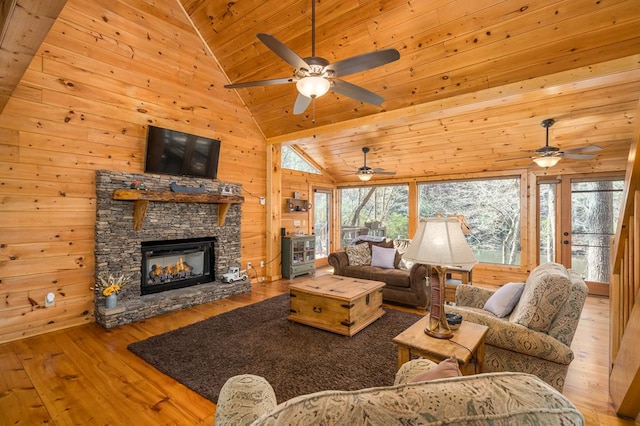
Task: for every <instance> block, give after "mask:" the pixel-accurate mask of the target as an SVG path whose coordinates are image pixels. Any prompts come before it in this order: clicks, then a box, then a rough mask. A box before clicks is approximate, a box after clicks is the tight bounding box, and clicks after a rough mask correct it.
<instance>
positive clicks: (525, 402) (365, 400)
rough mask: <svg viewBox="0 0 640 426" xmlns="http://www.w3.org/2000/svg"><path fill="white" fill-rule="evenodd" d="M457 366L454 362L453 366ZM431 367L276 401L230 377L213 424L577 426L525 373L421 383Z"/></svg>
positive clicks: (260, 387) (259, 385)
mask: <svg viewBox="0 0 640 426" xmlns="http://www.w3.org/2000/svg"><path fill="white" fill-rule="evenodd" d="M456 363H457V361H456ZM433 368H437V365H436V364H434V363H433V362H431V361H429V360H426V359H415V360H412V361H409V362H408V363H406V364H404V365H403V366H402V367H401V368H400V370H398V373H397V374H396V378H395V383H394V385H393V386H387V387H378V388H368V389H361V390H356V391H335V390H326V391H321V392H316V393H312V394H308V395H301V396H298V397H295V398H292V399H290V400H288V401H284V402H282V403H281V404H279V405H278V404H277V402H276V395H275V393H274V391H273V388H272V387H271V385H269V383H268V382H267V381H266V380H265V379H264V378H262V377H260V376H255V375H250V374H243V375H240V376H234V377H232V378H230V379H229V380H228V381H227V382H226V383H225V384H224V386H223V387H222V389H221V390H220V396H219V398H218V403H217V407H216V413H215V421H214V424H215V425H217V426H226V425H233V426H242V425H252V426H259V425H287V426H291V425H312V424H313V425H323V426H331V425H349V426H358V425H373V426H375V425H384V426H388V425H495V426H501V425H521V424H529V425H534V424H535V425H559V424H562V425H583V424H584V418H583V416H582V414H580V412H579V411H578V410H577V409H576V407H575V406H574V405H573V404H572V403H571V402H570V401H569V400H568V399H567V398H566V397H564V396H563V395H562V394H561V393H560V392H558V391H557V390H555V389H554V388H553V387H551V386H549V385H548V384H546V383H544V382H543V381H542V380H540V379H539V378H537V377H535V376H533V375H529V374H524V373H489V374H479V375H475V376H456V377H448V378H440V379H435V380H426V381H422V379H420V375H422V374H423V373H424V372H425V371H428V370H429V369H433Z"/></svg>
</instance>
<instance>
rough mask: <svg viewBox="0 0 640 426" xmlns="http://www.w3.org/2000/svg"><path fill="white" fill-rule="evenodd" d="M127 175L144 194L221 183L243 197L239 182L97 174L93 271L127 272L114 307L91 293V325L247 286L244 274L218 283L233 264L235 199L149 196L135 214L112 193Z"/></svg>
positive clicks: (209, 190)
mask: <svg viewBox="0 0 640 426" xmlns="http://www.w3.org/2000/svg"><path fill="white" fill-rule="evenodd" d="M134 180H138V181H140V182H142V183H143V184H144V185H145V186H146V188H147V190H148V191H149V192H145V194H152V193H155V192H154V191H160V194H164V193H167V194H168V195H171V193H170V189H169V188H170V184H171V183H175V184H177V185H180V186H183V187H187V188H200V187H201V185H202V186H203V188H204V191H205V193H206V194H220V193H221V192H222V188H223V187H224V189H225V193H226V194H227V193H231V194H233V196H234V199H236V200H238V199H240V200H241V199H242V197H241V196H240V192H241V189H242V188H241V186H240V185H239V184H230V183H223V182H218V181H213V180H209V179H198V178H186V177H178V176H165V175H153V174H132V173H122V172H112V171H103V170H100V171H98V172H96V204H97V206H96V235H95V244H96V247H95V269H96V276H98V275H100V274H105V273H108V272H110V273H112V274H114V275H121V274H126V275H128V276H130V277H132V281H131V282H130V283H129V284H127V285H126V286H124V287H123V288H122V290H121V291H120V292H119V294H118V304H117V306H116V308H113V309H106V308H105V297H104V296H103V295H102V294H101V293H100V292H98V291H96V292H95V309H94V311H95V317H96V322H97V323H99V324H101V325H102V326H104V327H106V328H111V327H114V326H116V325H122V324H127V323H131V322H134V321H139V320H142V319H145V318H150V317H153V316H156V315H161V314H163V313H167V312H171V311H175V310H179V309H183V308H186V307H189V306H194V305H197V304H201V303H206V302H210V301H212V300H217V299H221V298H224V297H229V296H232V295H234V294H239V293H244V292H248V291H251V283H250V282H249V281H246V280H245V281H237V282H234V283H223V282H221V281H220V277H222V274H224V273H225V272H227V271H228V269H229V267H232V266H236V267H239V266H240V260H241V251H240V250H241V243H240V225H241V218H242V209H241V201H240V202H237V203H233V204H229V205H226V206H225V205H222V204H215V203H206V202H199V201H198V196H194V197H193V199H194V200H195V201H193V202H190V201H188V200H187V201H185V200H180V202H171V201H169V202H166V200H162V201H165V202H154V201H149V202H147V203H145V205H144V207H145V208H144V210H143V211H142V213H141V212H140V211H139V210H140V208H139V205H137V204H136V203H134V202H132V201H131V200H114V199H112V194H113V193H114V191H115V190H122V189H127V188H129V187H130V184H131V182H132V181H134ZM186 198H187V199H189V196H188V195H187V196H186ZM223 208H225V210H224V214H223V215H220V213H221V212H220V211H219V209H223ZM220 217H222V219H223V221H222V222H221V220H220ZM135 228H138V229H135Z"/></svg>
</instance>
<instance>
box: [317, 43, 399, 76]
mask: <svg viewBox="0 0 640 426" xmlns="http://www.w3.org/2000/svg"><path fill="white" fill-rule="evenodd" d="M398 59H400V53H399V52H398V51H397V50H396V49H384V50H377V51H375V52H370V53H364V54H362V55H357V56H352V57H351V58H347V59H343V60H342V61H338V62H335V63H333V64H330V65H327V66H326V67H325V70H326V71H333V77H344V76H346V75H349V74H354V73H357V72H360V71H366V70H369V69H371V68H375V67H379V66H381V65H385V64H388V63H389V62H393V61H397V60H398Z"/></svg>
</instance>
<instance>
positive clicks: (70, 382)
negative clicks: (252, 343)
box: [0, 272, 634, 425]
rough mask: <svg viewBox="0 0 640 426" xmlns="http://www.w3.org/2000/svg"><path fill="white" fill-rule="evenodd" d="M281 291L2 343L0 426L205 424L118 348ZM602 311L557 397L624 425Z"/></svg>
mask: <svg viewBox="0 0 640 426" xmlns="http://www.w3.org/2000/svg"><path fill="white" fill-rule="evenodd" d="M320 273H323V272H320ZM305 279H308V277H304V276H303V277H298V278H296V279H295V280H296V282H297V281H300V280H305ZM288 284H289V281H288V280H282V281H278V282H274V283H266V284H254V286H253V291H252V292H251V293H247V294H242V295H237V296H233V297H230V298H228V299H223V300H218V301H215V302H211V303H207V304H204V305H199V306H195V307H192V308H189V309H184V310H181V311H179V312H174V313H170V314H166V315H162V316H159V317H156V318H151V319H148V320H145V321H140V322H138V323H135V324H130V325H126V326H122V327H117V328H115V329H112V330H105V329H103V328H102V327H100V326H99V325H97V324H95V323H93V324H87V325H83V326H79V327H75V328H71V329H67V330H63V331H59V332H54V333H49V334H46V335H43V336H37V337H32V338H28V339H23V340H18V341H15V342H9V343H5V344H2V345H0V425H18V424H21V425H33V424H42V423H47V424H55V425H71V424H75V425H105V424H111V425H119V424H122V425H133V424H136V425H161V424H175V425H199V424H206V425H211V424H213V417H214V413H215V404H213V403H212V402H210V401H208V400H207V399H205V398H203V397H201V396H200V395H198V394H196V393H195V392H192V391H191V390H189V389H188V388H186V387H184V386H183V385H181V384H180V383H178V382H176V381H174V380H173V379H171V378H169V377H167V376H165V375H164V374H162V373H160V372H158V371H157V370H155V369H154V368H153V367H151V366H149V365H148V364H146V363H145V362H144V361H142V360H141V359H140V358H138V357H137V356H135V355H133V354H132V353H131V352H129V351H128V350H127V345H128V344H129V343H132V342H135V341H138V340H142V339H145V338H147V337H149V336H152V335H155V334H160V333H163V332H166V331H169V330H172V329H175V328H178V327H182V326H185V325H188V324H192V323H194V322H197V321H200V320H203V319H205V318H208V317H211V316H214V315H218V314H220V313H223V312H227V311H230V310H232V309H235V308H239V307H242V306H245V305H248V304H251V303H255V302H259V301H261V300H264V299H267V298H270V297H273V296H276V295H279V294H282V293H284V292H286V291H288V288H287V285H288ZM608 303H609V302H608V300H607V299H603V298H595V297H589V298H588V299H587V302H586V305H585V308H584V310H583V313H582V318H581V320H580V324H579V326H578V330H577V333H576V336H575V338H574V342H573V345H572V347H573V349H574V352H575V355H576V358H575V360H574V361H573V363H572V364H571V367H570V369H569V374H568V377H567V381H566V385H565V388H564V394H565V395H566V396H567V397H568V398H569V399H570V400H571V401H572V402H573V403H574V404H575V405H576V406H577V407H578V409H579V410H580V411H581V412H582V413H583V414H584V416H585V419H586V422H587V424H588V425H632V424H634V422H633V421H629V420H622V419H619V418H617V417H615V414H614V411H613V408H612V406H611V402H610V400H609V397H608V389H607V380H608V379H607V378H608V367H607V366H608V355H607V353H608V349H607V348H608V333H609V328H608V318H609V315H608ZM385 307H386V308H395V309H401V310H405V311H412V310H411V309H408V308H398V307H396V306H391V305H385ZM203 338H215V336H203Z"/></svg>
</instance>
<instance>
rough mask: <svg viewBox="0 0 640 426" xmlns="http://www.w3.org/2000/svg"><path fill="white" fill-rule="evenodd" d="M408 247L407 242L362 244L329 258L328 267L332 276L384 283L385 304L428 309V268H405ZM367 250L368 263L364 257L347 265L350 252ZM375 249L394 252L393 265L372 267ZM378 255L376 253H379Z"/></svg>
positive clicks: (330, 255) (349, 247)
mask: <svg viewBox="0 0 640 426" xmlns="http://www.w3.org/2000/svg"><path fill="white" fill-rule="evenodd" d="M407 246H408V243H407V240H397V241H394V240H384V241H378V242H376V241H362V242H361V243H360V244H355V245H353V246H347V247H345V250H339V251H336V252H333V253H331V254H329V258H328V261H329V264H330V265H331V266H332V267H333V273H334V274H335V275H342V276H345V277H352V278H361V279H365V280H374V281H383V282H384V283H385V284H386V285H385V286H384V287H383V289H382V298H383V300H384V301H385V302H394V303H400V304H403V305H409V306H414V307H417V308H427V307H428V303H429V298H428V291H427V287H426V280H425V278H426V276H427V267H426V266H425V265H420V264H413V265H405V263H404V262H403V260H402V255H401V254H402V252H403V250H406V247H407ZM367 247H368V248H369V260H368V263H367V260H366V256H365V257H364V258H363V259H362V261H361V262H357V264H354V262H353V261H350V259H349V254H348V251H349V250H350V249H351V248H354V250H355V249H358V248H359V249H365V248H367ZM374 247H377V248H380V249H389V250H394V252H393V253H394V256H393V262H391V261H389V263H388V264H386V265H383V266H376V265H377V264H376V263H375V262H374V263H372V261H373V260H374V259H373V252H374V251H376V249H375V248H374ZM378 251H379V250H378Z"/></svg>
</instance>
